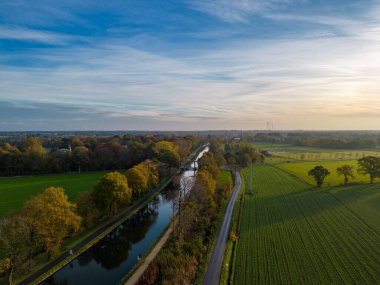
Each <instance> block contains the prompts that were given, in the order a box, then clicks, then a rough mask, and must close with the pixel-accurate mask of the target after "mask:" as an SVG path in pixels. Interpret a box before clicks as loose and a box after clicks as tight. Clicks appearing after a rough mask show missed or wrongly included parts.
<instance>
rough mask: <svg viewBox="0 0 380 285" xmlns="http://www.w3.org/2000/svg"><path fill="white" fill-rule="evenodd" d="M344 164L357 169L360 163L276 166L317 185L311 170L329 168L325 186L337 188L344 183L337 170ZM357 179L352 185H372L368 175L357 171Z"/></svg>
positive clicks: (312, 163)
mask: <svg viewBox="0 0 380 285" xmlns="http://www.w3.org/2000/svg"><path fill="white" fill-rule="evenodd" d="M344 164H348V165H351V166H353V167H354V169H357V167H358V163H357V161H356V160H345V161H320V162H316V161H315V162H292V163H284V164H276V166H277V167H279V168H281V169H283V170H285V171H287V172H289V173H291V174H294V175H296V176H297V177H299V178H301V179H302V180H304V181H306V182H308V183H310V184H313V185H315V180H314V178H313V177H312V176H309V175H308V172H309V170H310V169H312V168H313V167H314V166H317V165H322V166H323V167H325V168H327V169H328V170H329V172H330V175H328V176H326V179H325V183H324V185H323V186H337V185H341V184H343V182H344V177H343V176H341V177H339V176H338V174H337V172H336V169H337V168H338V167H340V166H342V165H344ZM354 174H355V178H354V179H352V180H351V179H350V181H349V182H350V183H351V182H352V183H362V184H363V183H370V179H369V176H368V175H361V174H359V173H357V172H356V171H355V173H354ZM375 182H380V180H379V179H376V180H375Z"/></svg>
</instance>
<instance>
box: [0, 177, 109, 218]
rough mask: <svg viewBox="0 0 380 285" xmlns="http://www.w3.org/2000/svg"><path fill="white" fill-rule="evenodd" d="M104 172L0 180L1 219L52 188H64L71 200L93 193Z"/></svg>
mask: <svg viewBox="0 0 380 285" xmlns="http://www.w3.org/2000/svg"><path fill="white" fill-rule="evenodd" d="M103 174H104V172H93V173H81V174H59V175H43V176H33V177H14V178H1V179H0V217H2V216H4V215H5V214H6V213H7V212H9V211H11V210H16V209H19V208H21V207H22V204H23V203H24V201H26V200H27V199H29V198H30V197H31V196H33V195H36V194H38V193H40V192H42V191H43V190H44V189H45V188H47V187H50V186H56V187H63V188H64V189H65V192H66V194H67V195H68V197H69V200H71V201H74V200H75V198H76V196H77V194H78V193H79V192H82V191H91V190H92V188H93V187H94V185H95V184H96V182H98V180H99V179H100V177H101V176H102V175H103Z"/></svg>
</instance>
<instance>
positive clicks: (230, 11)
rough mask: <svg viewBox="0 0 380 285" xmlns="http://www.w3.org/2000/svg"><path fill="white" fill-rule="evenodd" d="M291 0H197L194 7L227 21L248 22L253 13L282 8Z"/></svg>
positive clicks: (191, 2)
mask: <svg viewBox="0 0 380 285" xmlns="http://www.w3.org/2000/svg"><path fill="white" fill-rule="evenodd" d="M289 2H291V1H290V0H233V1H231V0H207V1H202V0H195V1H190V2H189V3H190V5H191V7H193V9H195V10H198V11H201V12H203V13H206V14H209V15H211V16H215V17H218V18H220V19H221V20H223V21H226V22H247V21H248V19H249V17H250V16H251V15H252V14H258V13H263V12H268V11H271V10H273V9H275V8H280V7H282V6H283V5H284V4H288V3H289Z"/></svg>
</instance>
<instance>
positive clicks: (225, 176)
mask: <svg viewBox="0 0 380 285" xmlns="http://www.w3.org/2000/svg"><path fill="white" fill-rule="evenodd" d="M218 182H219V183H225V182H232V176H231V171H229V170H222V171H220V175H219V178H218Z"/></svg>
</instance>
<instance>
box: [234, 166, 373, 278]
mask: <svg viewBox="0 0 380 285" xmlns="http://www.w3.org/2000/svg"><path fill="white" fill-rule="evenodd" d="M243 174H244V177H245V179H246V184H247V183H249V182H248V179H249V177H250V175H249V172H248V169H245V170H244V172H243ZM253 187H254V191H255V194H249V195H248V194H247V195H245V202H244V206H243V210H242V211H243V213H242V219H241V228H240V233H239V242H238V244H237V252H236V263H235V272H236V273H235V284H377V281H378V280H380V270H379V269H380V263H379V260H378V256H379V254H380V249H379V247H378V245H379V242H380V239H379V234H378V232H376V231H377V230H378V229H379V228H380V223H379V222H380V219H379V214H378V213H379V210H380V209H379V207H380V203H378V202H379V199H380V192H379V191H376V190H377V188H376V187H375V186H373V185H372V186H369V185H361V186H353V187H352V186H350V187H341V188H338V187H336V189H332V190H329V191H331V193H329V192H327V191H326V190H316V189H315V188H311V187H310V186H309V185H307V184H305V183H303V182H302V181H300V180H299V179H296V178H294V177H292V176H291V175H289V174H287V173H286V172H284V171H281V170H280V169H278V168H276V167H273V166H270V165H256V166H254V169H253ZM346 190H347V191H346ZM342 253H344V254H342Z"/></svg>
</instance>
